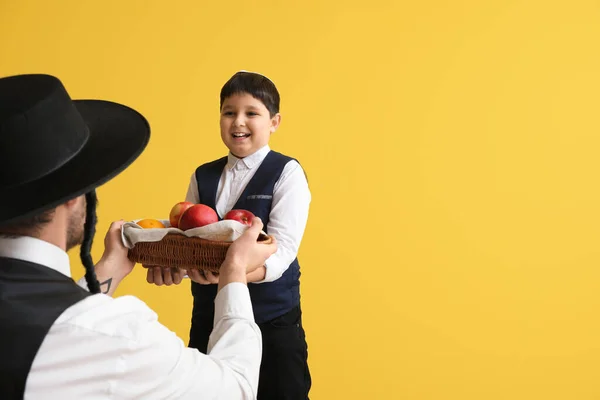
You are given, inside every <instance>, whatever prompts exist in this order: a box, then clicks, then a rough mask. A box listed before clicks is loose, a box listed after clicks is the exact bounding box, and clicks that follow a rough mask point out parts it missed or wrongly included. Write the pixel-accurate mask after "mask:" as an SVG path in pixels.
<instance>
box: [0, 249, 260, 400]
mask: <svg viewBox="0 0 600 400" xmlns="http://www.w3.org/2000/svg"><path fill="white" fill-rule="evenodd" d="M0 256H4V257H10V258H17V259H20V260H25V261H30V262H34V263H37V264H42V265H45V266H47V267H49V268H52V269H54V270H56V271H59V272H61V273H62V274H64V275H66V276H69V277H70V267H69V257H68V255H67V253H65V252H64V251H63V250H62V249H60V248H58V247H56V246H54V245H52V244H50V243H47V242H45V241H41V240H38V239H34V238H31V237H21V238H18V239H9V238H0ZM261 353H262V339H261V334H260V330H259V328H258V326H257V325H256V324H255V323H254V317H253V313H252V304H251V302H250V295H249V292H248V288H247V286H246V285H244V284H242V283H237V282H236V283H230V284H229V285H227V286H225V287H224V288H223V289H222V290H221V291H220V292H219V293H218V294H217V297H216V299H215V329H214V330H213V333H212V335H211V337H210V341H209V344H208V355H205V354H202V353H200V352H199V351H197V350H196V349H190V348H187V347H186V345H185V344H184V343H183V341H182V340H181V339H179V338H178V337H177V336H176V335H175V333H173V332H171V331H170V330H169V329H167V328H166V327H165V326H163V325H161V324H160V323H159V322H158V318H157V315H156V313H154V312H153V311H152V310H151V309H150V308H148V306H146V304H145V303H143V302H142V301H141V300H139V299H137V298H136V297H133V296H122V297H119V298H114V299H113V298H112V297H109V296H107V295H104V294H96V295H92V296H89V297H87V298H86V299H84V300H82V301H80V302H78V303H76V304H74V305H73V306H71V307H69V308H68V309H67V310H65V311H64V312H63V314H62V315H61V316H60V317H59V318H58V319H57V320H56V321H55V323H54V324H53V325H52V327H51V328H50V331H49V332H48V334H47V335H46V337H45V339H44V341H43V342H42V345H41V347H40V349H39V351H38V353H37V355H36V357H35V359H34V360H33V365H32V367H31V370H30V373H29V376H28V378H27V383H26V387H25V399H44V400H52V399H57V400H65V399H85V400H93V399H104V400H106V399H178V400H184V399H227V400H230V399H255V398H256V393H257V390H258V374H259V369H260V360H261Z"/></svg>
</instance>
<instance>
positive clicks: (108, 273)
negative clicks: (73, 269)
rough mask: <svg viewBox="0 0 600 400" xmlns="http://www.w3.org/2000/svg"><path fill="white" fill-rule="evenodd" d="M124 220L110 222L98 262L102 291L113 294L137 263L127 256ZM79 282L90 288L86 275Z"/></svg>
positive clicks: (98, 277)
mask: <svg viewBox="0 0 600 400" xmlns="http://www.w3.org/2000/svg"><path fill="white" fill-rule="evenodd" d="M124 223H125V222H124V221H123V220H121V221H116V222H113V223H112V224H110V227H109V228H108V232H107V233H106V236H105V238H104V253H103V254H102V257H101V258H100V260H99V261H98V263H96V268H95V269H96V278H97V279H98V282H99V283H100V291H101V292H102V293H104V294H107V295H109V296H112V295H113V294H114V292H115V290H116V289H117V286H119V284H120V283H121V281H122V280H123V279H124V278H125V277H126V276H127V275H129V273H130V272H131V271H132V270H133V267H134V266H135V263H134V262H133V261H130V260H129V259H128V258H127V251H128V249H127V248H126V247H125V246H123V243H122V241H121V227H122V226H123V224H124ZM77 284H78V285H79V286H81V287H83V288H84V289H86V290H88V287H87V282H86V280H85V276H84V277H82V278H81V279H80V280H79V281H78V282H77Z"/></svg>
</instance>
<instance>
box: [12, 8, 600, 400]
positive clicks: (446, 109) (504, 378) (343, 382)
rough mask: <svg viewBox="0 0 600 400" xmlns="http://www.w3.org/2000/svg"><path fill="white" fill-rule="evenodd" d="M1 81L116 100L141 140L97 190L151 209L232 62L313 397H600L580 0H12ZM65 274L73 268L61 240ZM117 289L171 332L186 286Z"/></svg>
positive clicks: (167, 191)
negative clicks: (295, 194)
mask: <svg viewBox="0 0 600 400" xmlns="http://www.w3.org/2000/svg"><path fill="white" fill-rule="evenodd" d="M0 4H1V5H0V75H10V74H17V73H25V72H46V73H52V74H56V75H58V76H59V77H60V78H61V79H62V80H63V81H64V83H65V85H66V86H67V88H68V90H69V91H70V93H71V95H72V96H73V97H74V98H82V97H96V98H106V99H111V100H115V101H119V102H123V103H125V104H128V105H131V106H133V107H135V108H137V109H138V110H140V111H141V112H142V113H144V114H145V115H146V116H147V117H148V119H149V120H150V123H151V125H152V138H151V142H150V145H149V147H148V148H147V151H146V152H145V153H144V154H143V155H142V156H141V158H139V159H138V161H137V162H136V163H135V164H134V165H132V167H131V168H129V169H128V170H127V171H126V172H125V173H123V174H122V175H120V176H119V177H118V178H116V179H114V180H113V181H111V182H110V183H108V184H106V185H105V186H103V187H102V188H101V189H100V190H99V196H100V201H101V203H100V208H99V217H100V223H99V226H98V229H99V233H100V234H99V236H98V237H97V239H96V242H95V246H94V257H95V259H96V260H97V259H98V258H99V256H100V254H101V251H102V234H103V233H104V232H105V231H106V229H107V228H108V224H109V223H110V221H112V220H115V219H119V218H124V219H134V218H142V217H158V218H165V217H166V215H167V214H168V211H169V209H170V207H171V205H172V204H174V203H175V202H177V201H180V200H182V199H183V198H184V196H185V193H186V189H187V184H188V181H189V178H190V175H191V173H192V172H193V170H194V168H195V167H196V166H197V165H199V164H200V163H202V162H206V161H209V160H212V159H215V158H217V157H220V156H222V155H224V154H225V148H224V146H223V145H222V143H221V140H220V137H219V131H218V112H219V110H218V94H219V90H220V88H221V86H222V84H223V83H224V82H225V81H226V80H227V79H228V78H229V77H230V76H231V75H232V74H233V73H234V72H235V71H237V70H240V69H247V70H251V71H259V72H262V73H264V74H266V75H268V76H269V77H271V78H272V79H273V80H274V81H275V83H276V84H277V85H278V88H279V89H280V91H281V94H282V113H283V122H282V126H281V128H280V130H279V131H278V132H277V133H276V135H275V136H273V138H272V141H271V144H272V147H273V148H274V149H276V150H278V151H281V152H283V153H287V154H290V155H292V156H294V157H297V158H298V159H299V160H300V161H301V163H302V164H303V165H304V167H305V169H306V171H307V173H308V176H309V180H310V187H311V189H312V194H313V197H314V201H313V203H312V208H311V214H310V220H309V224H308V228H307V231H306V235H305V238H304V241H303V244H302V247H301V251H300V262H301V265H302V267H303V275H302V295H303V298H302V299H303V308H304V321H305V326H306V330H307V335H308V341H309V352H310V366H311V370H312V374H313V382H314V385H313V390H312V397H311V398H313V399H317V400H319V399H342V400H347V399H460V400H467V399H469V400H470V399H473V400H475V399H477V400H480V399H487V400H491V399H545V400H549V399H569V400H570V399H581V400H583V399H598V398H600V384H599V383H598V379H599V375H600V322H599V314H600V312H599V308H600V290H599V289H600V272H599V266H600V250H599V249H600V247H599V246H598V244H599V243H600V211H599V208H600V190H599V189H598V181H599V172H600V171H599V170H600V161H599V159H600V157H599V155H598V149H599V145H600V139H599V134H598V131H599V128H600V120H599V116H600V113H599V106H600V101H599V100H600V50H599V49H600V4H599V3H598V2H597V1H592V0H589V1H584V0H571V1H547V0H546V1H534V0H531V1H509V0H503V1H501V0H496V1H465V0H456V1H442V0H438V1H380V0H373V1H367V2H349V1H343V2H342V1H339V2H323V1H304V2H291V1H268V2H267V1H264V2H258V1H238V0H231V1H227V2H219V1H214V2H210V3H208V2H195V1H187V2H184V1H170V2H159V1H155V2H150V1H131V0H127V1H125V0H119V1H106V0H104V1H96V2H92V1H57V2H47V1H23V0H19V1H8V0H3V1H1V2H0ZM72 261H73V262H74V266H73V273H74V275H76V277H79V276H81V274H82V272H83V270H82V268H81V266H80V264H79V261H78V255H77V252H73V254H72ZM144 272H145V271H144V270H143V269H142V268H141V267H139V268H136V270H135V271H134V273H133V274H132V276H131V277H130V278H129V279H128V280H127V281H126V282H124V283H123V284H122V286H121V287H120V288H119V290H118V295H123V294H129V293H132V294H135V295H137V296H139V297H140V298H142V299H143V300H145V301H146V302H147V303H148V304H149V305H150V307H152V308H153V309H154V310H156V311H157V312H158V314H159V317H160V320H161V321H162V322H163V323H164V324H166V325H167V326H168V327H170V328H171V329H173V330H174V331H175V332H177V334H179V335H180V336H181V337H182V338H183V339H184V340H185V341H186V342H187V339H188V329H189V318H190V310H191V296H190V293H189V282H186V283H185V284H182V285H181V286H179V287H155V286H150V285H148V284H146V282H145V274H144Z"/></svg>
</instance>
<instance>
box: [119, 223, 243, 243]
mask: <svg viewBox="0 0 600 400" xmlns="http://www.w3.org/2000/svg"><path fill="white" fill-rule="evenodd" d="M137 221H140V220H139V219H137V220H134V221H130V222H125V223H124V224H123V226H122V227H121V239H122V240H123V244H124V245H125V247H127V248H129V249H131V248H133V246H135V244H136V243H138V242H158V241H160V240H161V239H162V238H163V237H165V235H167V234H168V233H178V234H180V235H184V236H188V237H199V238H202V239H206V240H215V241H225V242H233V241H234V240H236V239H237V238H239V237H240V236H241V235H242V233H244V232H245V231H246V229H248V228H249V226H247V225H244V224H242V223H241V222H238V221H233V220H222V221H219V222H215V223H212V224H210V225H206V226H203V227H201V228H194V229H188V230H187V231H182V230H181V229H177V228H173V227H171V225H170V224H169V221H168V220H162V219H161V220H159V221H160V222H162V223H163V225H164V226H166V228H153V229H144V228H142V227H141V226H139V225H138V224H137V223H136V222H137Z"/></svg>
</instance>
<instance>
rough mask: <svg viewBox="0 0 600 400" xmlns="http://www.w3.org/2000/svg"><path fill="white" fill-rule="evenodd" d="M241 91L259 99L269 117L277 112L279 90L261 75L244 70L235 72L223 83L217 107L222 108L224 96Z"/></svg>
mask: <svg viewBox="0 0 600 400" xmlns="http://www.w3.org/2000/svg"><path fill="white" fill-rule="evenodd" d="M241 93H248V94H249V95H251V96H252V97H254V98H256V99H258V100H260V101H261V102H262V103H263V104H264V105H265V107H266V108H267V110H269V114H270V116H271V117H273V116H274V115H275V114H277V113H278V112H279V92H278V91H277V88H276V87H275V84H274V83H273V82H271V80H270V79H269V78H267V77H265V76H263V75H260V74H255V73H252V72H246V71H240V72H237V73H236V74H235V75H233V76H232V77H231V78H230V79H229V80H228V81H227V82H226V83H225V85H223V88H221V104H220V106H219V109H221V108H223V102H224V101H225V99H226V98H228V97H230V96H233V95H234V94H241Z"/></svg>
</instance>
